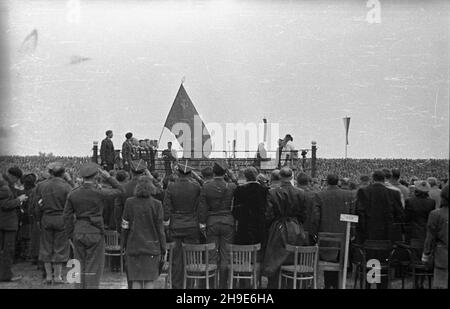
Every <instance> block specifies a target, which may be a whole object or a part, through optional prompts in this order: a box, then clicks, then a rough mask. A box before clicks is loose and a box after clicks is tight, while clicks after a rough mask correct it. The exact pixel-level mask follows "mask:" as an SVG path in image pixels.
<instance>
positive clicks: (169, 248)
mask: <svg viewBox="0 0 450 309" xmlns="http://www.w3.org/2000/svg"><path fill="white" fill-rule="evenodd" d="M173 248H175V242H169V243H166V254H165V256H164V266H163V269H162V272H161V275H162V276H164V279H165V283H164V288H165V289H172V261H173Z"/></svg>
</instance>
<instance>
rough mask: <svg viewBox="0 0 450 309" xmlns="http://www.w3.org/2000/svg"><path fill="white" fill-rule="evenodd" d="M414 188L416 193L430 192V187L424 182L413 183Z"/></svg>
mask: <svg viewBox="0 0 450 309" xmlns="http://www.w3.org/2000/svg"><path fill="white" fill-rule="evenodd" d="M414 188H415V189H416V190H417V191H421V192H428V191H430V189H431V186H430V184H429V183H428V182H427V181H426V180H418V181H415V182H414Z"/></svg>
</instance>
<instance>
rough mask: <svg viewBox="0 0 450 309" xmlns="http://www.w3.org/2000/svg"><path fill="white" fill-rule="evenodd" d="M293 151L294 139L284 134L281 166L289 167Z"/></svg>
mask: <svg viewBox="0 0 450 309" xmlns="http://www.w3.org/2000/svg"><path fill="white" fill-rule="evenodd" d="M295 151H296V150H295V147H294V138H293V137H292V135H290V134H286V136H285V137H284V143H283V150H282V158H283V159H284V163H282V165H283V166H286V165H289V166H290V167H291V165H292V159H293V157H294V152H295Z"/></svg>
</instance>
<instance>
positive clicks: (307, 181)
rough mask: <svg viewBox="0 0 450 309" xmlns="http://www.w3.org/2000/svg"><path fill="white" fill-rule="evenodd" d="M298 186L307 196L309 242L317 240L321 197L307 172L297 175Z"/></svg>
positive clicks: (306, 224)
mask: <svg viewBox="0 0 450 309" xmlns="http://www.w3.org/2000/svg"><path fill="white" fill-rule="evenodd" d="M297 187H298V188H300V189H302V190H303V191H304V192H305V196H306V221H305V224H304V229H305V231H306V232H308V234H309V243H310V244H315V243H316V242H317V231H318V225H319V209H320V207H321V205H320V199H319V196H318V195H317V193H316V192H314V191H313V190H312V186H311V177H309V176H308V175H306V174H305V173H300V174H298V175H297Z"/></svg>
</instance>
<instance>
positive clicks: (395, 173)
mask: <svg viewBox="0 0 450 309" xmlns="http://www.w3.org/2000/svg"><path fill="white" fill-rule="evenodd" d="M399 180H400V170H399V169H398V168H394V169H393V170H392V178H391V179H390V182H391V184H392V185H393V186H394V187H397V188H399V189H400V192H402V194H403V198H404V199H405V200H406V199H407V198H408V197H409V189H408V188H407V187H405V186H404V185H402V184H401V183H400V181H399Z"/></svg>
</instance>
